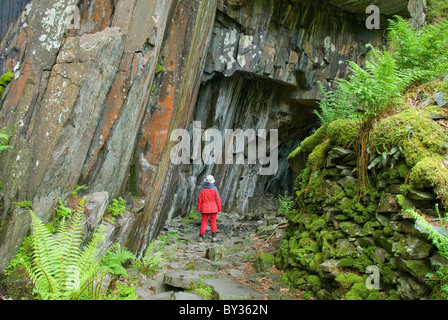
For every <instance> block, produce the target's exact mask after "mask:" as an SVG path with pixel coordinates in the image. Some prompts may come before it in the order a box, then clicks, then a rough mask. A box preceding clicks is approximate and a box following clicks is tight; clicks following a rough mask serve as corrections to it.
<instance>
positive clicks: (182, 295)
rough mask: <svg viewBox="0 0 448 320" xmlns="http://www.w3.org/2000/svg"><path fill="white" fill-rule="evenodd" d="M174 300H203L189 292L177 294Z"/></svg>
mask: <svg viewBox="0 0 448 320" xmlns="http://www.w3.org/2000/svg"><path fill="white" fill-rule="evenodd" d="M174 300H203V299H202V297H201V296H200V295H197V294H194V293H189V292H182V291H181V292H176V293H175V294H174Z"/></svg>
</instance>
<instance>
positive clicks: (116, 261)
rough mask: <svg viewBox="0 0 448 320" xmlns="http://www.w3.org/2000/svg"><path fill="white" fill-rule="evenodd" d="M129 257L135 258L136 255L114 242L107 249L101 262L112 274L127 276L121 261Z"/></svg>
mask: <svg viewBox="0 0 448 320" xmlns="http://www.w3.org/2000/svg"><path fill="white" fill-rule="evenodd" d="M129 259H133V260H135V259H137V257H136V256H135V255H134V254H133V253H132V252H131V251H129V250H128V249H127V248H125V247H123V248H121V247H120V245H119V244H115V245H114V246H112V247H111V248H110V249H109V254H108V255H107V256H105V257H104V258H103V260H102V262H101V264H102V266H103V267H104V268H105V269H106V270H107V271H108V272H109V273H111V274H113V275H124V276H127V271H126V269H125V268H124V267H123V263H124V262H126V261H127V260H129Z"/></svg>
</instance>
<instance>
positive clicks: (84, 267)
mask: <svg viewBox="0 0 448 320" xmlns="http://www.w3.org/2000/svg"><path fill="white" fill-rule="evenodd" d="M85 201H86V198H83V199H82V200H81V201H80V203H79V205H78V208H77V209H76V210H75V211H74V212H72V215H71V218H70V221H68V222H67V221H66V219H62V220H61V222H60V224H59V226H58V232H57V233H56V234H54V235H53V234H52V232H51V231H50V230H49V229H48V228H47V226H46V225H44V223H43V222H42V220H40V219H39V218H38V217H37V216H36V215H35V214H34V213H33V211H31V210H30V215H31V219H32V224H31V227H32V234H31V240H30V241H31V256H28V257H27V258H26V259H25V257H24V255H23V254H22V256H23V257H22V258H20V263H21V264H22V265H23V266H25V268H26V269H27V271H28V274H29V276H30V279H31V281H32V283H33V285H34V292H35V293H36V294H37V298H38V299H43V300H79V299H86V300H98V299H103V298H104V295H105V288H104V287H103V279H104V276H105V275H106V274H107V273H108V272H109V271H112V272H118V271H117V269H116V265H117V263H119V261H122V260H123V259H124V258H127V257H128V256H129V255H127V253H125V252H114V251H113V250H116V249H117V245H114V246H112V248H110V249H109V250H108V251H107V252H106V253H105V254H104V255H103V256H99V253H98V248H99V247H98V244H99V243H100V242H101V241H103V240H104V235H103V234H104V228H100V229H98V230H96V232H95V233H94V235H93V236H92V239H91V240H90V241H89V243H88V244H86V245H82V242H83V233H84V224H85V221H84V204H85ZM105 257H107V259H105Z"/></svg>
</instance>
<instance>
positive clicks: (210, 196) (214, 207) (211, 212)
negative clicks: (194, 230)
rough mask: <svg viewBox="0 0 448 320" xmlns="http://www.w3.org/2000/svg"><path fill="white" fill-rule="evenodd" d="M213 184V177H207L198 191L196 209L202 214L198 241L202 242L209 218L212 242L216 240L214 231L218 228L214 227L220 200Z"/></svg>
mask: <svg viewBox="0 0 448 320" xmlns="http://www.w3.org/2000/svg"><path fill="white" fill-rule="evenodd" d="M214 183H215V179H214V178H213V176H210V175H208V176H207V177H206V178H205V180H204V184H203V185H202V188H201V190H200V191H199V197H198V204H197V208H198V212H200V213H202V224H201V228H200V229H199V239H198V241H202V240H203V238H204V234H205V230H206V229H207V225H208V220H209V218H210V227H211V232H212V241H213V242H215V241H216V240H217V239H216V231H217V230H218V227H217V226H216V218H217V215H218V212H221V198H220V197H219V192H218V189H217V188H216V187H215V185H214Z"/></svg>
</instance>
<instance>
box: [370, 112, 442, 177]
mask: <svg viewBox="0 0 448 320" xmlns="http://www.w3.org/2000/svg"><path fill="white" fill-rule="evenodd" d="M429 114H430V112H429V111H428V110H418V109H407V110H404V111H403V112H400V113H398V114H396V115H394V116H391V117H389V118H385V119H383V120H382V121H380V122H379V123H378V125H377V127H376V128H375V129H374V130H373V132H372V135H371V142H372V146H373V150H377V151H378V152H380V153H381V152H384V151H389V150H391V149H392V147H397V146H400V147H401V148H402V149H403V150H402V155H403V156H404V158H405V160H406V164H407V165H408V167H410V168H412V167H414V166H415V165H416V164H417V163H418V162H419V161H420V160H421V159H423V158H426V157H430V156H433V155H435V154H439V155H445V154H446V153H447V151H448V143H447V135H446V133H445V132H446V131H445V130H444V129H443V128H442V127H441V126H440V125H438V124H437V123H436V122H435V121H433V120H432V119H431V118H429ZM401 170H403V169H401ZM402 173H403V172H402Z"/></svg>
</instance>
